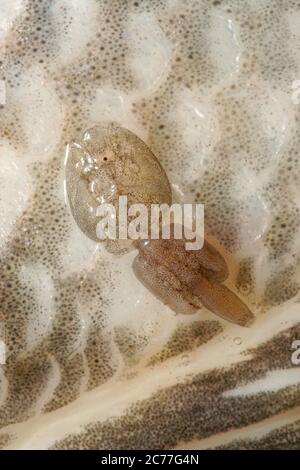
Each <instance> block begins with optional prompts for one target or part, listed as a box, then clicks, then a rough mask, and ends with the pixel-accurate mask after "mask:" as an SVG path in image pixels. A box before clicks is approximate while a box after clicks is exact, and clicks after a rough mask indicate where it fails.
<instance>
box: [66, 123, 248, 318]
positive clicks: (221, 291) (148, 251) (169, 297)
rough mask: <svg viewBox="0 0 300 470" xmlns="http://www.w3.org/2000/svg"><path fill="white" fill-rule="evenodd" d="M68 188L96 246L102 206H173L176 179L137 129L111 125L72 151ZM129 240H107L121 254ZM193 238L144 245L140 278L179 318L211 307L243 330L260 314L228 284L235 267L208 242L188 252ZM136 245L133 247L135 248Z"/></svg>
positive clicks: (138, 260)
mask: <svg viewBox="0 0 300 470" xmlns="http://www.w3.org/2000/svg"><path fill="white" fill-rule="evenodd" d="M66 189H67V195H68V199H69V204H70V208H71V212H72V215H73V217H74V219H75V221H76V223H77V225H78V226H79V228H80V229H81V230H82V231H83V232H84V233H85V234H86V235H87V236H88V237H89V238H91V239H92V240H96V241H99V238H98V237H97V222H98V218H97V207H98V206H99V205H100V204H103V203H110V204H112V205H113V206H115V207H117V206H118V204H119V197H120V196H122V195H126V196H127V198H128V203H129V204H134V203H142V204H144V205H146V206H150V205H151V204H163V203H166V204H171V202H172V192H171V186H170V183H169V180H168V177H167V175H166V173H165V171H164V169H163V168H162V166H161V165H160V163H159V161H158V159H157V158H156V157H155V155H154V154H153V153H152V152H151V150H150V149H149V147H148V146H147V145H146V144H145V143H144V142H143V141H142V140H141V139H139V138H138V137H137V136H136V135H135V134H133V133H132V132H131V131H129V130H127V129H124V128H122V127H119V126H118V125H116V124H114V123H111V124H108V125H106V126H103V125H99V126H96V127H94V128H92V129H89V130H87V131H86V132H85V133H84V135H83V138H82V139H81V140H80V141H77V142H72V143H71V144H69V145H68V148H67V158H66ZM122 242H123V240H122V241H121V240H116V241H114V240H106V247H107V249H108V250H110V251H114V252H117V253H120V252H122V251H123V249H124V243H122ZM185 242H186V240H185V239H184V238H183V239H180V240H178V239H175V237H174V234H173V236H172V235H171V238H170V239H169V240H165V239H161V238H160V239H152V240H151V239H150V240H138V241H136V242H135V247H136V248H137V249H138V251H139V253H138V255H137V257H136V258H135V260H134V262H133V269H134V272H135V274H136V276H137V278H138V279H139V280H140V281H141V282H142V283H143V284H144V285H145V286H146V287H147V288H148V289H149V290H150V291H151V292H153V293H154V294H155V295H156V296H157V297H158V298H159V299H160V300H161V301H162V302H163V303H165V304H167V305H168V306H169V307H170V308H172V309H173V310H174V311H176V312H178V313H194V312H195V311H197V310H198V309H199V308H201V307H202V306H203V305H204V306H205V307H206V308H207V309H208V310H210V311H212V312H214V313H215V314H217V315H219V316H221V317H222V318H225V319H226V320H228V321H231V322H233V323H236V324H238V325H241V326H249V325H250V324H251V323H252V322H253V321H254V316H253V314H252V312H251V311H250V310H249V308H248V307H247V306H246V304H245V303H243V302H242V301H241V300H240V298H239V297H238V296H237V295H236V294H234V292H232V291H231V290H230V289H229V288H228V287H226V286H225V285H224V284H223V282H224V281H225V280H226V279H227V278H228V274H229V273H228V267H227V264H226V262H225V260H224V258H223V257H222V255H221V254H220V253H219V252H218V251H217V250H216V249H215V248H214V247H213V246H212V245H211V244H209V243H208V242H207V241H205V242H204V245H203V247H202V248H201V249H200V250H192V251H187V250H186V249H185ZM131 243H132V242H131Z"/></svg>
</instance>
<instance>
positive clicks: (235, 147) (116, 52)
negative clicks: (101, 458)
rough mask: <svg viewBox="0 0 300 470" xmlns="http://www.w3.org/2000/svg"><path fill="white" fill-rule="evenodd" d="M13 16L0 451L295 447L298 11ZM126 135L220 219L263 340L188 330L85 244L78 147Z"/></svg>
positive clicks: (49, 8)
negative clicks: (70, 181)
mask: <svg viewBox="0 0 300 470" xmlns="http://www.w3.org/2000/svg"><path fill="white" fill-rule="evenodd" d="M0 3H1V11H4V12H5V16H4V17H3V19H1V23H0V70H1V76H0V80H1V82H0V103H1V105H0V163H1V165H0V215H1V227H0V255H1V275H0V276H1V278H0V296H1V302H0V321H1V335H2V338H3V339H4V341H5V343H6V347H7V362H6V364H5V365H4V366H1V368H0V425H1V434H0V444H1V446H2V447H13V448H18V449H20V448H122V449H124V448H125V449H126V448H132V449H134V448H156V449H159V448H170V447H176V448H192V449H198V448H214V447H226V448H227V447H229V448H232V447H238V448H255V447H263V446H265V447H267V448H272V447H274V448H276V447H281V448H282V447H284V448H296V447H299V429H300V425H299V422H300V388H299V383H300V374H299V365H298V366H297V365H295V364H293V362H292V354H293V349H292V344H293V341H294V340H297V339H300V326H299V318H300V313H299V300H300V297H299V247H300V243H299V227H300V214H299V210H300V209H299V199H300V193H299V187H300V186H299V174H300V173H299V148H300V145H299V144H300V131H299V119H300V111H299V110H300V108H299V106H300V86H299V80H300V70H299V63H300V62H299V61H300V53H299V50H300V34H299V31H300V28H299V26H300V7H299V5H298V4H297V2H294V1H290V0H287V1H285V2H281V1H279V0H278V1H276V0H272V1H271V0H269V1H264V2H261V1H255V0H248V1H244V0H243V1H242V0H241V1H238V0H230V1H228V2H221V1H204V0H203V1H202V0H201V1H199V0H195V1H190V2H181V1H179V0H178V1H168V0H165V1H153V0H151V1H149V0H138V1H129V2H123V1H119V0H113V1H111V0H109V1H100V0H99V1H97V0H87V1H85V2H82V1H80V0H74V1H72V2H69V1H66V0H57V1H54V2H51V3H50V2H48V1H46V0H42V1H34V0H28V1H25V0H9V1H8V0H2V1H1V2H0ZM2 5H3V9H2ZM110 121H115V122H117V123H118V124H119V125H120V126H122V127H125V128H127V129H129V130H131V131H132V132H134V134H136V135H137V136H139V137H140V138H141V139H142V140H143V141H145V142H146V143H147V145H148V146H149V148H150V149H151V150H152V151H153V153H154V154H155V155H156V156H157V158H158V160H159V161H160V163H161V164H162V166H163V168H164V169H165V170H166V173H167V176H168V178H169V180H170V181H171V183H172V189H173V193H174V196H175V199H177V200H178V201H185V202H201V203H204V204H205V217H206V223H207V227H208V228H209V236H210V238H209V240H210V241H211V242H212V243H213V244H215V246H216V247H217V249H218V250H220V251H221V252H222V253H225V251H224V248H226V250H228V252H230V256H229V257H228V259H227V258H226V256H225V258H226V261H227V262H228V263H229V268H230V272H231V282H230V283H229V284H228V286H229V287H230V288H231V289H233V290H234V291H235V292H236V293H237V294H238V295H239V296H240V297H241V299H243V300H244V301H245V302H246V303H247V305H249V307H250V308H251V310H252V311H253V312H255V315H256V318H257V319H256V322H255V324H254V325H253V326H252V327H251V328H247V329H243V328H240V327H239V326H234V325H231V324H229V323H227V322H225V321H223V320H219V319H218V318H217V317H216V316H214V315H213V314H211V313H209V312H208V311H207V310H205V309H202V310H201V315H200V316H199V313H196V314H195V315H175V314H174V312H172V310H170V309H169V308H168V307H167V306H163V305H162V303H161V302H160V301H159V300H158V299H156V298H155V296H153V295H152V294H151V293H150V292H148V290H147V289H146V288H144V287H143V285H142V284H141V283H140V282H139V281H137V279H136V278H135V276H134V273H133V272H132V269H131V266H132V262H133V259H134V257H135V255H136V253H134V252H131V253H128V254H126V255H125V256H123V257H122V258H116V257H115V256H114V255H113V254H110V253H107V252H106V251H105V250H104V248H103V247H101V246H99V245H98V244H97V243H95V242H93V241H91V240H89V239H88V238H87V237H86V236H85V235H84V234H82V233H81V231H80V230H78V227H77V225H76V223H75V222H74V221H73V218H72V216H71V213H70V210H69V207H68V205H67V200H66V194H65V187H64V157H65V147H66V144H67V143H68V142H70V141H73V140H75V141H76V139H77V140H78V138H79V139H81V137H82V134H83V132H84V131H85V130H86V129H89V128H93V127H94V126H95V125H98V124H99V123H100V122H101V123H102V122H110ZM229 258H230V259H229Z"/></svg>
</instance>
